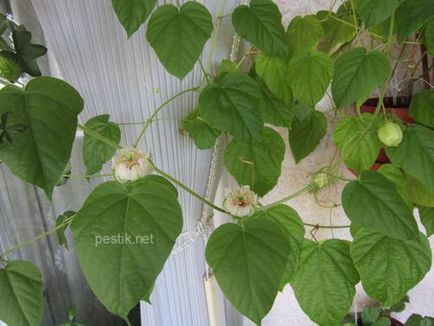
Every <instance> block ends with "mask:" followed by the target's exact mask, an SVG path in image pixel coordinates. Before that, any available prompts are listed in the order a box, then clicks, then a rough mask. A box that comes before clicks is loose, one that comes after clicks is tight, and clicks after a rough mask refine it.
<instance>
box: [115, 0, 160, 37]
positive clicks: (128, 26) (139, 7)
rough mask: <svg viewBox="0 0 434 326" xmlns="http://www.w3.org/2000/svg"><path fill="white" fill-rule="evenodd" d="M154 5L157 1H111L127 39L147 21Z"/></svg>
mask: <svg viewBox="0 0 434 326" xmlns="http://www.w3.org/2000/svg"><path fill="white" fill-rule="evenodd" d="M156 3H157V0H112V5H113V9H114V11H115V12H116V15H117V16H118V18H119V21H120V22H121V24H122V26H124V29H125V31H126V32H127V34H128V37H130V36H131V35H133V34H134V32H135V31H137V29H138V28H139V27H140V25H142V24H143V23H144V22H145V21H146V20H147V19H148V17H149V15H150V14H151V12H152V10H153V9H154V7H155V4H156Z"/></svg>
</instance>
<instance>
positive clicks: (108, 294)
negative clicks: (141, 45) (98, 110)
mask: <svg viewBox="0 0 434 326" xmlns="http://www.w3.org/2000/svg"><path fill="white" fill-rule="evenodd" d="M336 2H337V1H334V3H333V4H331V8H335V7H336V6H335V4H336ZM226 3H227V1H221V3H220V11H219V15H218V17H216V19H215V21H213V18H212V16H211V14H210V13H209V10H208V9H207V8H206V7H205V6H203V5H202V4H200V3H199V2H195V1H185V2H184V3H183V4H182V5H181V4H180V3H179V2H177V5H172V4H166V5H161V6H158V7H157V8H156V9H155V7H156V6H157V1H155V0H123V1H117V0H113V8H114V10H115V12H116V14H117V15H118V17H119V20H120V22H121V23H122V24H123V26H124V27H125V30H126V32H127V35H128V37H130V36H131V35H132V34H133V33H134V32H136V31H137V30H138V28H139V27H140V26H141V25H142V24H144V23H145V22H146V21H147V20H148V18H149V22H148V24H147V31H146V38H147V40H148V42H149V44H150V45H151V47H152V48H153V49H154V50H155V53H156V54H157V56H158V58H159V59H160V62H161V64H162V65H163V66H164V67H165V68H166V70H167V71H168V72H169V73H170V74H172V75H174V76H176V77H178V78H179V79H183V78H184V77H185V76H186V75H187V74H188V73H189V72H190V71H191V70H192V69H193V67H194V66H195V65H196V64H198V65H199V67H200V68H201V70H202V72H203V76H204V78H203V81H202V82H201V83H200V84H199V85H196V86H195V87H193V88H189V89H185V90H183V91H181V92H180V93H178V94H175V95H173V96H172V97H171V98H169V99H168V100H167V101H165V102H164V103H163V104H162V105H161V106H159V107H158V108H156V110H155V111H154V113H153V114H152V115H151V116H150V117H149V119H148V120H146V121H144V122H143V128H142V130H141V131H140V133H139V135H138V136H137V140H136V142H135V145H134V147H133V148H124V147H123V146H122V145H121V137H120V133H119V126H118V125H117V124H116V122H112V121H110V117H109V116H108V115H100V116H97V117H94V118H92V119H90V120H89V121H88V122H87V123H86V124H84V125H81V124H78V123H77V116H78V115H79V113H80V112H81V111H82V109H83V100H82V99H81V97H80V95H79V94H78V92H77V91H76V90H74V89H73V88H72V87H71V86H70V85H68V84H67V83H66V82H64V81H61V80H58V79H55V78H51V77H38V78H34V79H32V80H31V81H29V82H28V83H27V84H26V85H24V86H22V87H20V84H19V83H15V84H11V83H10V82H14V81H16V80H17V78H18V77H19V76H20V75H21V74H22V73H28V74H30V75H38V74H39V69H38V68H37V65H36V63H35V61H34V59H36V58H37V57H38V56H40V55H42V54H44V53H45V51H44V50H43V48H42V47H41V46H37V45H33V44H31V43H30V39H31V35H30V33H29V32H26V31H24V29H23V28H22V27H20V28H15V30H14V31H13V33H12V36H13V37H12V41H13V42H12V44H8V43H7V42H6V41H4V40H3V41H2V42H1V43H0V45H1V44H3V45H1V46H2V52H0V73H1V76H2V77H3V83H4V84H7V86H6V87H4V88H3V89H2V90H1V91H0V115H1V116H2V120H1V121H2V123H1V125H0V127H1V129H0V132H1V135H2V139H3V141H2V143H1V144H0V159H1V160H2V161H3V163H4V164H6V165H7V166H8V167H9V168H10V170H11V171H12V173H14V174H15V175H16V176H17V177H19V178H21V179H22V180H24V181H26V182H30V183H32V184H35V185H37V186H39V187H41V188H42V189H43V190H44V191H45V192H46V194H47V196H48V197H50V198H51V195H52V192H53V188H54V187H55V186H56V185H58V184H59V182H60V181H64V177H65V173H66V172H65V170H68V169H67V165H68V162H69V159H70V155H71V148H72V143H73V141H74V136H75V132H76V130H77V128H78V129H81V130H83V131H84V147H83V160H84V162H85V164H86V168H87V173H86V175H85V176H84V177H86V178H93V177H100V176H102V175H101V174H99V173H100V171H101V169H102V168H103V166H104V165H105V163H106V162H108V161H109V160H110V159H111V158H112V157H113V156H114V155H117V156H116V158H115V164H114V165H113V169H114V171H113V172H114V173H113V177H114V180H113V181H108V182H104V183H102V184H101V185H99V186H98V187H96V188H95V189H94V191H93V192H92V193H91V194H90V196H89V197H88V199H87V200H86V201H85V203H84V204H83V207H82V208H81V209H80V210H79V211H78V212H77V213H74V212H67V213H65V214H63V215H62V216H60V217H59V219H58V222H57V223H56V227H55V228H54V229H52V230H49V231H47V232H45V233H43V234H41V235H39V236H38V237H36V238H34V239H31V240H29V241H27V242H25V243H21V244H17V245H16V246H15V247H13V248H10V249H9V250H7V251H6V252H4V253H1V254H0V261H1V262H0V263H1V264H2V265H4V267H3V268H2V269H0V301H1V302H8V303H9V304H8V305H4V304H2V305H1V306H0V319H1V320H3V321H5V322H7V323H8V324H9V325H10V326H15V325H18V326H21V325H38V324H40V321H41V318H42V309H43V307H42V295H41V291H42V288H41V287H42V282H41V275H39V272H38V271H37V269H36V267H34V266H33V265H31V264H30V263H28V262H22V261H8V260H7V258H8V256H9V255H10V254H12V253H13V252H15V251H16V250H17V249H19V248H22V247H24V246H27V245H30V244H32V243H33V242H34V241H36V240H38V239H40V238H42V237H45V236H47V235H49V234H51V233H53V232H57V234H58V237H59V243H60V244H61V245H65V246H67V243H66V239H65V237H64V234H63V233H64V231H65V230H66V229H68V228H69V227H71V230H72V234H73V238H74V245H75V248H76V250H77V255H78V258H79V261H80V265H81V268H82V270H83V272H84V274H85V276H86V279H87V280H88V282H89V284H90V286H91V288H92V290H93V291H94V292H95V294H96V295H97V297H98V298H99V299H100V301H101V302H102V303H103V304H104V305H105V307H106V308H107V309H108V310H109V311H111V312H113V313H116V314H118V315H119V316H121V317H123V318H124V319H125V320H126V319H127V315H128V313H129V311H130V310H131V309H132V308H133V307H134V306H135V305H136V304H137V303H138V302H139V301H140V300H146V301H149V298H150V295H151V293H152V290H153V286H154V283H155V280H156V278H157V276H158V274H159V273H160V272H161V270H162V268H163V266H164V264H165V261H166V260H167V258H168V256H169V254H170V252H171V250H172V248H173V246H174V244H175V241H176V238H177V237H178V235H179V234H180V232H181V230H182V213H181V207H180V205H179V203H178V193H177V190H176V189H175V187H174V186H173V184H175V185H176V186H178V187H179V188H180V189H182V190H183V191H186V192H188V193H189V194H190V195H192V196H193V197H195V198H197V199H198V200H201V201H202V202H203V203H204V204H205V205H209V206H211V207H212V208H214V209H216V210H218V211H220V212H222V213H225V214H228V215H232V216H233V223H229V224H224V225H222V226H220V227H219V228H217V229H216V230H215V231H214V232H213V233H212V235H211V237H210V239H209V241H208V244H207V248H206V252H205V257H206V260H207V262H208V264H209V266H210V267H211V268H212V270H213V273H214V275H215V277H216V279H217V281H218V283H219V285H220V288H221V289H222V291H223V293H224V294H225V296H226V297H227V298H228V300H229V301H230V302H231V303H232V304H233V305H234V306H235V307H236V308H237V309H238V310H239V311H240V312H241V313H242V314H243V315H245V316H247V317H248V318H249V319H251V320H252V321H253V322H255V323H256V324H258V325H260V324H261V320H262V319H263V318H264V316H265V315H266V314H267V313H268V312H269V311H270V309H271V307H272V305H273V302H274V300H275V298H276V296H277V294H278V292H279V290H281V289H282V288H283V287H284V286H285V285H287V284H289V285H290V286H292V287H293V289H294V292H295V296H296V298H297V300H298V302H299V304H300V306H301V307H302V309H303V310H304V311H305V312H306V313H307V315H308V316H309V317H310V318H311V319H312V320H313V321H314V322H316V323H318V324H320V325H324V326H328V325H336V324H340V323H341V322H342V320H343V319H344V317H345V316H346V314H347V313H348V311H349V309H350V307H351V304H352V302H353V298H354V295H355V285H356V284H357V283H358V282H359V281H361V283H362V284H363V287H364V289H365V290H366V292H367V294H368V295H369V296H370V297H372V298H373V299H375V300H376V301H378V302H379V303H381V304H382V305H383V306H384V307H385V308H386V309H389V310H390V309H391V307H394V306H395V305H397V304H399V303H400V302H401V300H402V298H403V297H404V296H405V294H406V293H407V292H408V291H409V290H410V289H411V288H413V287H414V286H415V285H417V284H418V283H419V282H420V281H421V280H422V279H423V278H424V276H425V274H426V273H427V272H428V271H429V270H430V269H431V263H432V252H431V248H430V246H429V242H428V240H427V237H429V236H431V235H432V234H434V142H433V139H434V92H433V90H431V89H429V90H423V91H420V92H416V93H415V94H410V95H412V100H411V103H410V105H409V111H408V112H409V115H410V117H411V118H412V119H413V120H410V119H407V120H401V119H399V118H398V117H397V116H396V115H393V114H391V113H390V112H391V111H390V110H389V108H388V105H387V103H388V102H387V101H388V99H387V98H386V94H387V91H388V89H391V90H392V93H393V95H396V91H397V88H396V87H394V86H393V85H394V81H396V78H397V76H396V71H397V69H398V68H402V67H404V68H405V69H407V70H409V75H410V77H408V78H406V79H407V80H408V81H409V82H410V85H409V89H410V90H412V89H414V88H413V86H412V85H413V82H414V81H418V80H421V79H422V78H421V77H419V76H417V74H418V68H417V67H418V64H419V63H421V62H423V60H424V56H425V54H426V53H425V52H424V53H423V54H422V59H421V60H420V62H418V60H417V58H413V59H414V60H413V61H412V62H410V63H408V60H403V55H404V54H405V52H406V50H408V49H411V48H412V47H413V48H416V47H419V46H421V45H423V46H424V49H426V51H427V52H428V53H430V54H434V44H433V43H434V42H433V41H432V40H433V39H434V4H433V2H432V0H393V1H391V0H381V1H379V0H375V1H373V0H350V1H347V2H345V3H343V4H342V5H340V6H339V7H338V9H337V10H336V11H320V12H318V13H312V14H311V15H308V16H305V17H296V18H294V19H293V20H292V21H291V22H290V24H289V26H288V28H287V29H285V28H284V26H282V23H281V20H282V17H281V14H280V12H279V10H278V8H277V6H276V5H275V4H274V3H273V2H272V1H271V0H251V1H250V3H249V4H248V5H241V6H238V7H237V8H235V10H234V12H233V13H232V15H231V19H232V23H233V26H234V28H235V31H236V33H237V34H238V35H239V37H241V38H243V39H245V40H246V41H248V42H250V43H251V48H250V49H249V51H248V52H247V53H246V54H245V55H244V56H243V57H242V58H241V59H239V60H237V61H236V62H231V61H229V60H224V61H223V62H222V63H221V65H220V67H213V66H212V65H211V64H204V63H203V56H202V51H203V48H204V46H205V44H206V43H207V42H208V41H209V40H210V43H211V47H210V48H211V51H210V52H211V53H210V56H209V58H208V60H207V61H208V62H210V63H211V62H212V59H213V52H214V49H215V46H216V38H217V36H218V32H219V27H220V25H221V23H222V20H223V19H229V17H228V16H223V13H224V12H225V6H226ZM5 19H6V18H5V17H3V20H2V19H0V28H1V29H0V31H1V32H2V33H1V34H4V32H5V30H6V29H5V27H4V26H5V25H4V22H5ZM397 49H398V52H400V54H399V55H398V56H396V55H395V52H397ZM399 49H400V50H399ZM413 52H414V51H413ZM2 53H3V54H2ZM247 58H251V59H252V60H250V61H253V64H252V65H250V66H248V65H247V64H246V62H248V61H249V60H246V59H247ZM18 68H19V69H18ZM425 68H426V67H425ZM216 71H217V72H216ZM422 77H423V76H422ZM9 81H10V82H9ZM403 82H404V80H403V81H401V83H403ZM425 83H426V81H425ZM17 85H18V86H17ZM398 89H399V87H398ZM329 90H330V91H329ZM188 93H198V94H199V100H198V103H197V105H196V107H195V108H192V110H191V113H190V114H189V115H188V116H187V117H185V118H184V119H183V121H182V128H183V129H184V131H185V132H186V133H188V135H189V136H190V137H191V138H192V139H193V141H194V143H195V144H196V145H197V147H198V148H200V149H211V148H213V147H214V146H215V144H216V141H217V139H218V138H219V137H222V136H224V137H227V139H228V141H229V143H228V144H227V146H226V148H225V152H224V164H225V167H226V169H227V170H228V172H229V173H230V174H231V175H232V176H233V177H234V178H235V180H236V181H237V182H238V183H239V185H240V187H239V188H237V189H234V190H233V191H232V192H231V193H230V194H229V195H228V197H227V198H226V199H225V202H224V204H223V207H221V206H220V205H219V203H212V202H210V201H208V200H207V199H205V198H203V197H202V196H201V195H199V194H197V193H196V192H195V191H194V190H192V189H190V188H189V187H188V186H186V185H185V184H184V183H183V182H181V181H179V180H177V179H175V178H174V177H173V176H171V175H169V174H168V173H166V172H165V171H163V170H161V169H160V168H158V166H156V165H155V164H154V162H153V161H152V160H151V158H150V157H149V156H148V154H147V153H146V152H145V151H141V150H139V149H138V148H139V147H140V145H141V141H142V139H143V137H144V135H145V134H146V132H147V130H148V127H149V126H150V125H151V124H152V122H153V121H155V118H156V116H157V115H158V113H159V112H161V111H162V110H163V109H164V108H165V107H166V105H167V104H168V103H170V102H171V101H173V100H174V99H176V98H178V97H180V96H183V95H184V94H188ZM372 94H377V96H378V98H377V99H376V105H375V107H374V109H373V111H372V112H369V111H366V110H364V109H363V105H362V104H363V103H365V101H366V100H367V99H368V98H369V97H370V96H371V95H372ZM324 96H326V97H328V98H329V99H330V101H331V103H332V106H333V111H334V113H335V116H336V119H337V120H338V122H337V125H336V126H335V127H333V130H330V131H332V134H333V140H334V142H335V144H336V147H337V150H338V152H339V154H340V158H333V159H332V162H331V164H330V165H329V166H326V167H324V168H322V169H320V170H319V171H318V172H316V173H315V174H314V175H313V176H312V181H311V182H310V183H309V184H307V185H306V186H305V187H304V188H302V189H300V190H299V191H297V192H296V193H294V194H290V195H288V196H287V197H285V198H282V199H281V200H278V201H276V202H274V203H270V204H268V205H264V204H263V203H261V197H263V196H264V195H265V194H267V193H269V192H270V191H271V190H272V189H274V187H275V186H276V184H277V182H278V179H279V177H280V175H281V167H282V161H283V159H284V154H285V145H284V142H283V139H282V137H281V135H280V134H279V133H278V132H276V130H275V128H274V127H280V128H284V129H287V130H288V135H289V136H288V137H289V139H288V140H289V144H290V148H291V151H292V154H293V156H294V159H295V161H296V162H297V163H299V164H303V159H304V158H306V157H307V156H308V155H309V154H310V153H311V152H312V151H314V150H315V148H316V147H317V145H318V144H319V142H320V141H321V139H322V138H323V137H324V135H325V134H326V131H327V129H330V128H332V126H331V125H329V124H328V122H327V119H326V115H325V114H324V113H323V112H321V111H319V110H317V104H318V102H319V101H320V100H321V99H322V98H323V97H324ZM394 100H396V97H394ZM349 107H354V108H355V113H353V111H352V110H348V108H349ZM363 110H364V111H363ZM133 123H137V122H133ZM47 126H49V127H50V128H47ZM381 150H384V151H385V154H386V155H387V157H388V158H389V160H390V162H388V163H387V164H383V165H382V166H381V168H380V169H379V170H378V171H374V170H371V166H373V164H374V163H375V161H376V160H377V157H379V153H380V151H381ZM118 151H119V152H118ZM117 152H118V154H116V153H117ZM341 160H342V161H343V162H345V164H346V165H347V166H348V167H349V168H350V169H352V170H353V171H354V172H355V173H357V178H355V179H348V178H345V177H343V176H341V175H340V174H339V173H338V171H337V169H336V167H337V166H338V164H339V163H340V162H341ZM383 163H384V162H383ZM151 171H153V173H154V174H150V173H151ZM66 175H67V176H69V173H66ZM337 181H343V182H346V183H347V184H346V186H345V188H344V190H343V193H342V206H343V209H344V211H345V213H346V214H347V216H348V218H349V220H350V221H351V225H330V226H325V225H312V224H309V223H305V222H303V219H302V217H300V215H299V214H298V213H297V212H296V211H295V210H294V209H293V208H291V207H290V206H288V205H286V204H285V203H286V202H288V201H290V200H291V199H293V198H295V197H298V196H301V195H308V194H311V195H316V194H317V193H318V192H319V191H321V190H323V189H325V188H327V187H329V186H330V185H332V184H334V183H336V182H337ZM258 196H259V198H258ZM415 208H417V209H418V210H419V215H420V220H421V222H422V223H423V225H424V226H425V233H421V232H420V231H419V229H418V226H417V221H416V218H415V216H414V209H415ZM320 228H330V229H341V228H342V229H346V228H351V233H352V235H353V240H352V241H346V240H340V239H330V240H326V241H323V242H318V241H317V240H316V239H315V236H314V234H315V232H316V231H317V230H318V229H320ZM306 229H307V230H308V231H310V234H311V237H310V238H309V239H305V231H306ZM117 234H124V235H126V236H132V237H134V236H138V235H141V234H154V235H155V237H156V238H157V239H158V240H157V241H158V242H157V244H156V245H154V246H137V245H131V244H129V243H127V242H124V243H120V244H119V243H118V244H117V245H116V246H113V245H108V244H105V243H104V242H105V240H104V238H101V239H99V238H98V236H108V237H109V239H110V236H114V235H117ZM101 270H104V271H105V272H104V273H101V272H100V271H101ZM12 294H14V296H13V300H12V299H11V297H12ZM383 317H384V313H383V311H381V310H378V309H371V310H367V311H366V312H364V313H363V314H362V317H361V318H362V319H363V320H364V323H368V324H372V325H374V324H375V325H381V323H383V324H385V322H386V321H385V320H384V318H383ZM368 319H369V321H368ZM409 322H414V323H417V322H420V325H425V324H426V325H428V324H427V323H429V322H430V319H426V318H425V319H423V318H422V317H420V316H414V317H412V321H409ZM422 322H423V323H425V322H426V323H425V324H423V323H422ZM69 324H73V318H72V319H71V318H69ZM409 325H416V324H409ZM417 325H419V324H417Z"/></svg>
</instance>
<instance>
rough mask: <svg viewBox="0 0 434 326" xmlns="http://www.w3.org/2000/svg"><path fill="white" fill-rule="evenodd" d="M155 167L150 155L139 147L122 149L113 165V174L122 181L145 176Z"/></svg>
mask: <svg viewBox="0 0 434 326" xmlns="http://www.w3.org/2000/svg"><path fill="white" fill-rule="evenodd" d="M153 168H154V167H153V165H152V163H151V161H150V160H149V157H148V156H147V155H146V154H145V153H144V152H142V151H139V150H138V149H122V150H121V152H120V153H119V155H118V156H116V157H115V159H114V160H113V165H112V169H113V175H114V177H115V178H116V180H117V181H119V182H121V183H123V182H127V181H135V180H137V179H140V178H143V177H144V176H145V175H148V174H150V173H151V172H152V170H153Z"/></svg>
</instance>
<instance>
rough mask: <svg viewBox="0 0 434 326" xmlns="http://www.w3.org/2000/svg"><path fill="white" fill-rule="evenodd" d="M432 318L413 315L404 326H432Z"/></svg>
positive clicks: (433, 321)
mask: <svg viewBox="0 0 434 326" xmlns="http://www.w3.org/2000/svg"><path fill="white" fill-rule="evenodd" d="M433 325H434V318H432V317H422V316H421V315H416V314H413V315H411V316H410V318H408V320H407V321H406V322H405V326H433Z"/></svg>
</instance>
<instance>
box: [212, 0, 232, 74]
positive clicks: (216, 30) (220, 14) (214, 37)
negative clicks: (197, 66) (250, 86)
mask: <svg viewBox="0 0 434 326" xmlns="http://www.w3.org/2000/svg"><path fill="white" fill-rule="evenodd" d="M227 4H228V0H224V1H223V4H222V6H221V7H220V10H219V12H218V14H217V21H216V24H215V27H214V33H213V35H212V40H211V48H210V51H209V56H208V63H207V66H208V70H209V71H211V67H212V61H213V58H214V51H215V48H216V46H217V36H218V34H219V30H220V25H221V22H222V20H223V14H224V12H225V8H226V6H227ZM212 71H214V70H212Z"/></svg>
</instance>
